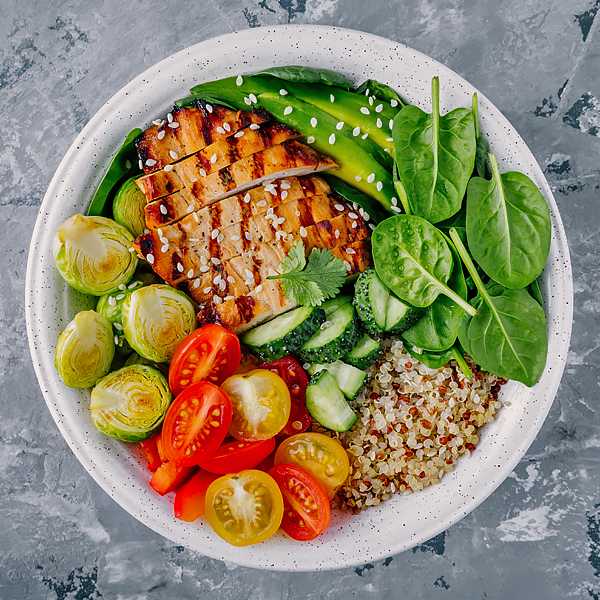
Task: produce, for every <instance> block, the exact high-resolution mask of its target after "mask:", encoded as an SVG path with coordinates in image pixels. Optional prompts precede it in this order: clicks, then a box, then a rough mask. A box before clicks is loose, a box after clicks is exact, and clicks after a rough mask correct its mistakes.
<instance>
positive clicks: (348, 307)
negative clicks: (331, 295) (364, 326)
mask: <svg viewBox="0 0 600 600" xmlns="http://www.w3.org/2000/svg"><path fill="white" fill-rule="evenodd" d="M359 339H360V329H359V325H358V319H357V318H356V311H355V310H354V306H353V305H352V304H351V303H346V304H343V305H342V306H340V307H339V308H338V309H336V310H334V311H333V312H332V313H331V314H330V315H329V316H328V317H327V321H325V323H324V324H323V325H322V326H321V327H320V329H319V330H318V331H317V332H316V333H315V334H314V335H313V336H312V337H311V338H310V339H309V340H308V341H306V342H304V344H302V346H301V347H300V348H299V349H298V355H299V356H300V358H301V359H302V360H304V361H305V362H309V363H311V362H316V363H330V362H334V361H335V360H337V359H338V358H341V357H342V356H345V355H346V354H348V352H349V351H350V350H352V348H354V346H356V344H357V342H358V340H359Z"/></svg>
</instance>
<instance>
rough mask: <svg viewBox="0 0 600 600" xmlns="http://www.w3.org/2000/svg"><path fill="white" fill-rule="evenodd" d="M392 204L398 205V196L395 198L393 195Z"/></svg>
mask: <svg viewBox="0 0 600 600" xmlns="http://www.w3.org/2000/svg"><path fill="white" fill-rule="evenodd" d="M392 204H393V205H394V206H398V198H396V197H395V196H394V197H393V198H392Z"/></svg>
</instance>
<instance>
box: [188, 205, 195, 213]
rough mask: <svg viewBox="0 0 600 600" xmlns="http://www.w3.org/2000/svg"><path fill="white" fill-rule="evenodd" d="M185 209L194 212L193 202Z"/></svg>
mask: <svg viewBox="0 0 600 600" xmlns="http://www.w3.org/2000/svg"><path fill="white" fill-rule="evenodd" d="M187 211H188V212H189V213H191V212H194V205H193V204H190V205H189V206H188V207H187Z"/></svg>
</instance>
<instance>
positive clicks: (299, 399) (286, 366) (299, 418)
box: [260, 356, 310, 435]
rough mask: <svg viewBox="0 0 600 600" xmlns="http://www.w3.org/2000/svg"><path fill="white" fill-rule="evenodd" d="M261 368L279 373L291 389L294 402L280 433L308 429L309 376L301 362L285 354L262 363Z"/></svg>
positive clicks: (291, 433)
mask: <svg viewBox="0 0 600 600" xmlns="http://www.w3.org/2000/svg"><path fill="white" fill-rule="evenodd" d="M260 368H261V369H268V370H269V371H273V373H277V375H279V377H281V379H283V380H284V381H285V385H287V387H288V390H289V391H290V400H291V403H292V406H291V410H290V418H289V419H288V422H287V423H286V424H285V427H284V428H283V430H282V431H281V432H280V434H284V435H294V434H295V433H302V432H303V431H306V430H307V429H308V428H309V427H310V414H309V412H308V409H307V408H306V387H307V386H308V376H307V375H306V373H305V372H304V369H303V368H302V367H301V365H300V363H299V362H298V361H297V360H296V359H295V358H292V357H291V356H284V357H283V358H279V359H277V360H273V361H271V362H268V363H262V364H261V365H260Z"/></svg>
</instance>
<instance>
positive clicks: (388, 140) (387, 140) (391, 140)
mask: <svg viewBox="0 0 600 600" xmlns="http://www.w3.org/2000/svg"><path fill="white" fill-rule="evenodd" d="M385 141H386V142H393V141H394V138H393V137H387V138H385Z"/></svg>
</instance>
